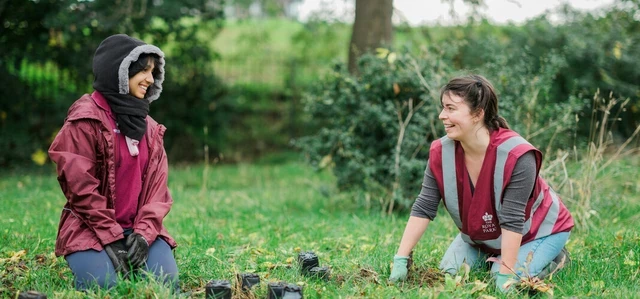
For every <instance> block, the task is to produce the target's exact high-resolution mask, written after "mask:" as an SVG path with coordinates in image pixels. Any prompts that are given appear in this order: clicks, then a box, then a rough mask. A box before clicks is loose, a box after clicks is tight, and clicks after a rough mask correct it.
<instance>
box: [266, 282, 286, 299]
mask: <svg viewBox="0 0 640 299" xmlns="http://www.w3.org/2000/svg"><path fill="white" fill-rule="evenodd" d="M285 286H286V284H285V283H284V282H281V281H279V282H270V283H269V284H268V285H267V299H280V298H282V296H284V288H285Z"/></svg>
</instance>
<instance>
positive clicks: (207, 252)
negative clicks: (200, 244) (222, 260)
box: [205, 247, 216, 256]
mask: <svg viewBox="0 0 640 299" xmlns="http://www.w3.org/2000/svg"><path fill="white" fill-rule="evenodd" d="M215 252H216V249H215V248H213V247H211V248H209V249H207V251H206V253H205V254H206V255H208V256H213V254H214V253H215Z"/></svg>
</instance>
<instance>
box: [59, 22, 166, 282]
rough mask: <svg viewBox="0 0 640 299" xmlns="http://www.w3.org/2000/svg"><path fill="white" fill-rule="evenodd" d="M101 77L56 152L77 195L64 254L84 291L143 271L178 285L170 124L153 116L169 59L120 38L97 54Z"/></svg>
mask: <svg viewBox="0 0 640 299" xmlns="http://www.w3.org/2000/svg"><path fill="white" fill-rule="evenodd" d="M93 73H94V76H95V79H94V83H93V88H94V92H93V93H92V94H90V95H89V94H85V95H83V96H82V97H81V98H80V99H78V100H77V101H76V102H75V103H73V105H72V106H71V108H69V112H68V115H67V117H66V119H65V122H64V125H63V127H62V128H61V129H60V132H58V135H57V136H56V138H55V140H54V141H53V143H52V144H51V147H50V148H49V156H50V157H51V160H52V161H54V162H55V163H56V164H57V173H58V181H59V182H60V187H61V188H62V192H63V193H64V195H65V197H66V199H67V203H66V204H65V206H64V208H63V209H62V215H61V217H60V224H59V227H58V237H57V239H56V255H58V256H64V257H65V259H66V260H67V263H68V264H69V267H70V268H71V271H72V272H73V275H74V278H75V287H76V289H78V290H85V289H88V288H91V287H93V286H95V285H98V286H100V287H103V288H109V287H112V286H114V285H115V283H116V279H117V277H118V275H117V274H121V276H123V277H127V276H129V274H130V273H132V272H137V271H139V270H144V271H142V273H143V274H146V273H149V274H154V275H155V276H156V278H158V279H161V280H162V281H165V282H166V283H168V284H169V285H171V286H172V287H174V288H176V289H177V287H178V269H177V266H176V261H175V259H174V257H173V254H172V251H171V250H172V248H175V247H176V246H177V244H176V242H175V241H174V240H173V238H171V236H170V235H169V233H168V232H167V230H166V229H165V228H164V226H163V224H162V222H163V220H164V217H165V216H166V215H167V214H168V213H169V210H170V209H171V205H172V203H173V200H172V198H171V195H170V194H169V190H168V189H167V176H168V165H167V156H166V153H165V150H164V145H163V140H162V138H163V135H164V132H165V130H166V128H165V127H164V126H162V125H160V124H158V123H157V122H156V121H154V120H153V119H152V118H151V117H150V116H149V115H148V113H149V104H150V103H151V102H153V101H154V100H156V99H157V98H158V97H159V96H160V93H161V92H162V82H163V81H164V53H163V52H162V51H161V50H160V49H159V48H157V47H155V46H153V45H148V44H145V43H144V42H142V41H140V40H138V39H134V38H131V37H129V36H127V35H124V34H118V35H113V36H110V37H108V38H106V39H105V40H104V41H102V43H101V44H100V46H99V47H98V49H97V50H96V53H95V55H94V58H93Z"/></svg>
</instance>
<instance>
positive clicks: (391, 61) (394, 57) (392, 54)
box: [387, 52, 398, 64]
mask: <svg viewBox="0 0 640 299" xmlns="http://www.w3.org/2000/svg"><path fill="white" fill-rule="evenodd" d="M397 56H398V55H396V53H395V52H391V54H389V57H387V61H388V62H389V64H393V63H394V62H395V61H396V58H397Z"/></svg>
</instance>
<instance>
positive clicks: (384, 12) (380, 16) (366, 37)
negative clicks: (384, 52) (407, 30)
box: [349, 0, 393, 74]
mask: <svg viewBox="0 0 640 299" xmlns="http://www.w3.org/2000/svg"><path fill="white" fill-rule="evenodd" d="M392 15H393V0H356V17H355V21H354V22H353V31H352V33H351V42H349V72H350V73H352V74H355V73H357V72H358V69H357V65H356V61H357V60H358V58H359V57H360V56H361V55H362V54H364V53H366V52H368V51H371V50H373V49H375V48H378V47H382V46H388V45H390V44H391V42H392V41H393V39H392V38H393V35H392V33H393V30H392V29H393V28H392V24H391V16H392Z"/></svg>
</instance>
